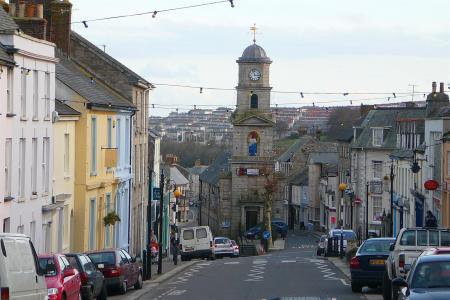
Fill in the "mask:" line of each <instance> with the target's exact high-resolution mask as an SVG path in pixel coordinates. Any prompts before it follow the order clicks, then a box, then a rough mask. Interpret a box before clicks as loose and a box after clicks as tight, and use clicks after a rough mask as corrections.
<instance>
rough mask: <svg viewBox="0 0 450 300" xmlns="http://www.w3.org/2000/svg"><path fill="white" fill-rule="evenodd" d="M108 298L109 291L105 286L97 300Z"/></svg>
mask: <svg viewBox="0 0 450 300" xmlns="http://www.w3.org/2000/svg"><path fill="white" fill-rule="evenodd" d="M107 298H108V291H107V290H106V285H105V284H103V287H102V291H101V292H100V295H98V296H97V300H106V299H107Z"/></svg>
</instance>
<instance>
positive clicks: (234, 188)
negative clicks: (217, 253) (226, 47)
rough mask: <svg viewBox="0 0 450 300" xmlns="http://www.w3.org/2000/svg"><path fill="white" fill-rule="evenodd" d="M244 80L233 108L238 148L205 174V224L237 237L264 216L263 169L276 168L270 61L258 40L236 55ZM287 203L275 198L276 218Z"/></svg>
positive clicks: (202, 216) (216, 231)
mask: <svg viewBox="0 0 450 300" xmlns="http://www.w3.org/2000/svg"><path fill="white" fill-rule="evenodd" d="M237 63H238V65H239V82H238V85H237V87H236V90H237V106H236V111H235V112H234V113H233V116H232V121H233V127H234V130H233V148H232V150H231V153H223V154H222V155H220V156H219V157H218V158H217V159H216V161H215V162H214V163H213V164H212V165H211V166H210V167H209V168H208V169H206V170H205V171H204V172H203V173H202V174H201V175H200V196H199V202H200V215H199V222H200V223H201V224H202V225H209V226H211V228H212V230H213V232H214V234H216V235H218V234H221V235H227V236H231V237H237V236H238V235H239V234H242V233H243V232H244V231H245V230H246V229H248V228H250V227H252V226H254V225H256V224H257V223H260V222H262V221H263V210H264V196H263V194H264V192H265V190H264V184H265V182H266V178H265V176H264V175H263V170H273V168H274V159H273V152H272V148H273V126H274V124H275V121H274V117H273V116H272V113H271V112H270V92H271V89H272V87H271V86H270V80H269V79H270V64H271V63H272V61H271V60H270V58H269V57H267V55H266V52H265V51H264V49H263V48H262V47H260V46H258V45H257V44H256V43H254V44H252V45H250V46H248V47H247V48H246V49H245V50H244V53H243V54H242V56H241V57H240V58H239V59H238V60H237ZM281 207H282V204H281V203H280V201H278V200H277V199H276V197H274V204H273V212H274V217H281V216H280V215H279V214H280V212H281V211H282V208H281Z"/></svg>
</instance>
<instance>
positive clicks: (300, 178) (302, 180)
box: [289, 168, 309, 186]
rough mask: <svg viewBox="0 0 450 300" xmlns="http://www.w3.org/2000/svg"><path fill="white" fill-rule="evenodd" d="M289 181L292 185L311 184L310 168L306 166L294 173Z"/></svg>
mask: <svg viewBox="0 0 450 300" xmlns="http://www.w3.org/2000/svg"><path fill="white" fill-rule="evenodd" d="M289 182H290V183H291V184H292V185H300V186H305V185H308V184H309V176H308V168H305V169H303V170H301V171H299V172H297V173H295V174H294V175H292V177H291V179H290V180H289Z"/></svg>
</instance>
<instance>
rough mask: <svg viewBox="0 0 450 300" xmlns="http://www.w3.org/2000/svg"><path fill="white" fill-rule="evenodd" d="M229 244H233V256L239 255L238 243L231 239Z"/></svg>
mask: <svg viewBox="0 0 450 300" xmlns="http://www.w3.org/2000/svg"><path fill="white" fill-rule="evenodd" d="M231 244H233V250H234V252H233V256H239V254H240V253H239V245H238V244H237V243H236V241H235V240H231Z"/></svg>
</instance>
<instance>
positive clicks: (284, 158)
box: [277, 137, 312, 162]
mask: <svg viewBox="0 0 450 300" xmlns="http://www.w3.org/2000/svg"><path fill="white" fill-rule="evenodd" d="M311 140H312V138H310V137H300V138H299V139H298V140H297V141H295V142H294V143H293V144H292V145H291V146H289V148H288V149H287V150H286V151H285V152H284V153H283V154H281V155H280V157H278V159H277V161H280V162H289V161H290V160H291V159H292V157H293V156H294V155H295V153H297V151H298V150H299V149H300V148H301V147H302V146H303V145H305V144H306V143H308V142H311Z"/></svg>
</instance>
